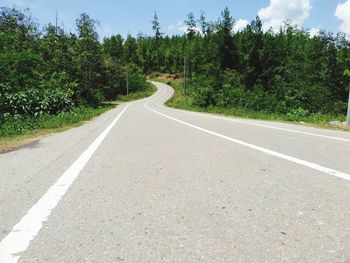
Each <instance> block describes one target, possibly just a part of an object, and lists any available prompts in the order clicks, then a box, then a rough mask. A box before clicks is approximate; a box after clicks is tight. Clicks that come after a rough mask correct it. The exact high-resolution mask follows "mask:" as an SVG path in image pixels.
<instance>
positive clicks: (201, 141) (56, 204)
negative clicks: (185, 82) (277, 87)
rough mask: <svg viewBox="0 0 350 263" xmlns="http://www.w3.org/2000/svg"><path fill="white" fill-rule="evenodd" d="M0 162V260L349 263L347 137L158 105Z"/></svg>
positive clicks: (111, 117) (160, 95)
mask: <svg viewBox="0 0 350 263" xmlns="http://www.w3.org/2000/svg"><path fill="white" fill-rule="evenodd" d="M155 84H156V85H157V87H158V91H157V92H156V94H154V95H153V96H152V97H150V98H147V99H144V100H140V101H136V102H133V103H130V104H124V105H121V106H119V107H117V108H116V109H113V110H111V111H109V112H107V113H106V114H104V115H102V116H101V117H99V118H97V119H96V120H94V121H91V122H89V123H87V124H86V125H84V126H82V127H79V128H75V129H72V130H69V131H66V132H63V133H60V134H55V135H52V136H50V137H47V138H44V139H42V140H41V141H39V142H37V143H34V144H31V145H29V146H27V147H25V148H22V149H19V150H17V151H14V152H10V153H7V154H2V155H0V187H1V190H0V240H1V241H0V262H1V263H3V262H5V263H7V262H349V261H350V249H349V248H350V220H349V219H350V134H349V133H346V132H340V131H331V130H324V129H317V128H311V127H305V126H298V125H291V124H285V123H278V122H267V121H256V120H243V119H237V118H225V117H218V116H213V115H209V114H202V113H193V112H186V111H181V110H175V109H170V108H166V107H164V106H163V102H164V101H166V100H167V99H168V98H169V97H170V96H171V95H172V92H173V91H172V89H171V88H170V87H169V86H167V85H165V84H160V83H155Z"/></svg>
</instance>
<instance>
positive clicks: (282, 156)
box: [144, 103, 350, 181]
mask: <svg viewBox="0 0 350 263" xmlns="http://www.w3.org/2000/svg"><path fill="white" fill-rule="evenodd" d="M144 106H145V107H146V108H147V109H148V110H150V111H152V112H154V113H156V114H159V115H161V116H163V117H166V118H168V119H171V120H173V121H176V122H179V123H181V124H183V125H186V126H189V127H191V128H194V129H196V130H199V131H202V132H205V133H208V134H211V135H214V136H216V137H219V138H222V139H225V140H228V141H231V142H234V143H237V144H240V145H243V146H245V147H248V148H251V149H254V150H257V151H260V152H263V153H266V154H269V155H272V156H275V157H277V158H280V159H283V160H287V161H290V162H293V163H296V164H299V165H302V166H306V167H308V168H311V169H314V170H317V171H320V172H323V173H326V174H330V175H333V176H336V177H339V178H342V179H345V180H348V181H350V174H346V173H343V172H339V171H336V170H333V169H330V168H327V167H324V166H321V165H319V164H315V163H311V162H308V161H305V160H301V159H298V158H296V157H293V156H289V155H286V154H283V153H279V152H275V151H273V150H270V149H267V148H263V147H260V146H257V145H254V144H250V143H247V142H244V141H241V140H237V139H235V138H232V137H229V136H226V135H222V134H220V133H217V132H213V131H210V130H207V129H204V128H201V127H199V126H196V125H193V124H191V123H188V122H185V121H182V120H179V119H176V118H174V117H171V116H168V115H166V114H163V113H161V112H159V111H156V110H154V109H152V108H150V107H149V106H148V105H147V103H145V104H144Z"/></svg>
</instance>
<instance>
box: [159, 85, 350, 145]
mask: <svg viewBox="0 0 350 263" xmlns="http://www.w3.org/2000/svg"><path fill="white" fill-rule="evenodd" d="M164 85H165V84H164ZM167 96H171V94H167ZM163 99H165V98H163ZM163 99H162V100H163ZM157 106H158V107H159V108H163V109H167V108H165V107H164V106H162V105H160V104H159V102H158V103H157ZM174 110H176V111H180V112H186V113H189V114H193V115H198V116H204V117H209V118H213V119H218V120H224V121H228V122H235V123H240V124H245V125H251V126H256V127H263V128H268V129H274V130H279V131H285V132H291V133H298V134H303V135H308V136H314V137H320V138H325V139H331V140H338V141H343V142H350V139H346V138H341V137H335V136H328V135H322V134H318V133H313V132H304V131H298V130H294V129H287V128H281V127H276V126H272V125H267V124H262V123H256V122H248V121H244V120H238V119H232V118H230V117H221V116H214V115H210V114H205V113H200V112H190V111H185V110H181V109H174Z"/></svg>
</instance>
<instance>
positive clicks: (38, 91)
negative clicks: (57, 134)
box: [0, 7, 148, 123]
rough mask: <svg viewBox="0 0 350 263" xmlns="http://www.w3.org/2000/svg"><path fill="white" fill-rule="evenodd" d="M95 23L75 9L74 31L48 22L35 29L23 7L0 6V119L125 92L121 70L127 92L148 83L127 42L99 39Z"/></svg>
mask: <svg viewBox="0 0 350 263" xmlns="http://www.w3.org/2000/svg"><path fill="white" fill-rule="evenodd" d="M96 25H97V22H96V21H95V20H94V19H92V18H90V17H89V16H88V15H87V14H81V15H80V17H79V18H78V19H77V20H76V32H77V33H68V32H66V31H65V30H64V29H63V28H60V27H56V26H54V25H52V24H49V25H47V26H45V27H44V28H42V29H41V28H40V26H39V25H38V24H36V23H35V22H34V20H33V19H32V18H31V16H30V14H29V11H28V10H24V11H20V10H16V9H13V8H7V7H1V8H0V118H1V119H0V121H1V123H3V122H5V121H7V120H11V119H13V118H21V117H23V116H25V117H36V116H41V115H43V114H50V115H57V114H59V113H61V112H66V111H70V110H71V109H72V108H74V107H81V106H84V107H96V106H99V105H100V104H101V102H102V101H104V100H113V99H115V98H116V97H117V96H118V95H121V94H125V92H126V88H125V87H126V72H128V78H129V82H130V84H129V86H130V89H131V91H140V90H143V89H145V88H146V87H148V83H147V82H146V79H145V77H144V76H143V75H142V72H141V69H140V68H139V67H138V66H137V65H135V64H133V63H132V61H131V60H130V57H129V54H128V42H124V40H123V39H122V38H121V37H113V38H111V39H105V40H104V41H100V40H99V37H98V34H97V31H96ZM129 62H130V65H128V63H129ZM126 65H128V67H126Z"/></svg>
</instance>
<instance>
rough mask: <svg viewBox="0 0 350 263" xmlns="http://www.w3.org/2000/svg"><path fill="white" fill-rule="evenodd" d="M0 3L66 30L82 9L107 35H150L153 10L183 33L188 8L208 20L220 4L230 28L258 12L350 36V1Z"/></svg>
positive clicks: (271, 23)
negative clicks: (228, 15)
mask: <svg viewBox="0 0 350 263" xmlns="http://www.w3.org/2000/svg"><path fill="white" fill-rule="evenodd" d="M0 6H8V7H13V6H15V7H17V8H20V9H23V8H29V9H30V13H31V14H32V16H33V17H34V18H36V19H37V20H36V21H37V22H38V23H40V24H41V25H45V24H48V23H50V22H51V23H54V22H55V16H56V11H57V13H58V24H59V25H61V26H64V28H65V29H66V30H67V31H71V32H73V31H74V28H75V19H76V18H77V17H78V16H79V14H81V13H83V12H85V13H88V14H89V15H90V16H91V17H92V18H94V19H96V20H97V21H99V24H100V25H99V26H98V27H97V30H98V32H99V35H100V37H101V38H102V37H106V36H110V35H112V34H121V35H123V36H126V35H127V34H132V35H136V34H138V33H143V34H146V35H152V25H151V21H152V19H153V15H154V11H156V12H157V14H158V17H159V21H160V25H161V29H162V32H163V33H165V34H167V35H174V34H182V33H183V32H184V31H185V30H186V27H185V26H184V23H183V21H184V20H185V19H186V16H187V14H188V13H189V12H193V13H194V14H195V15H196V17H197V18H198V17H199V15H200V11H201V10H203V11H204V12H205V13H206V17H207V20H208V21H216V20H217V19H218V18H219V17H220V14H221V11H222V10H223V9H224V8H225V7H228V8H229V10H230V11H231V15H232V16H233V17H234V18H235V20H236V25H235V28H234V29H235V30H241V29H242V28H243V27H244V26H246V24H247V23H248V22H249V21H251V20H252V19H254V18H255V17H256V15H259V16H260V18H261V19H262V22H263V27H264V29H268V28H270V27H272V28H273V29H274V30H278V28H279V27H280V26H281V25H282V24H283V22H284V21H286V20H289V21H291V22H292V23H293V24H295V25H297V26H298V27H300V28H304V29H307V30H310V34H312V35H315V34H317V33H318V32H319V30H320V29H323V30H327V31H331V32H339V31H340V32H344V33H346V34H348V36H349V37H350V0H245V1H242V0H215V1H213V0H210V1H209V0H172V1H170V0H144V1H141V0H114V1H113V0H99V1H87V0H0Z"/></svg>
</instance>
